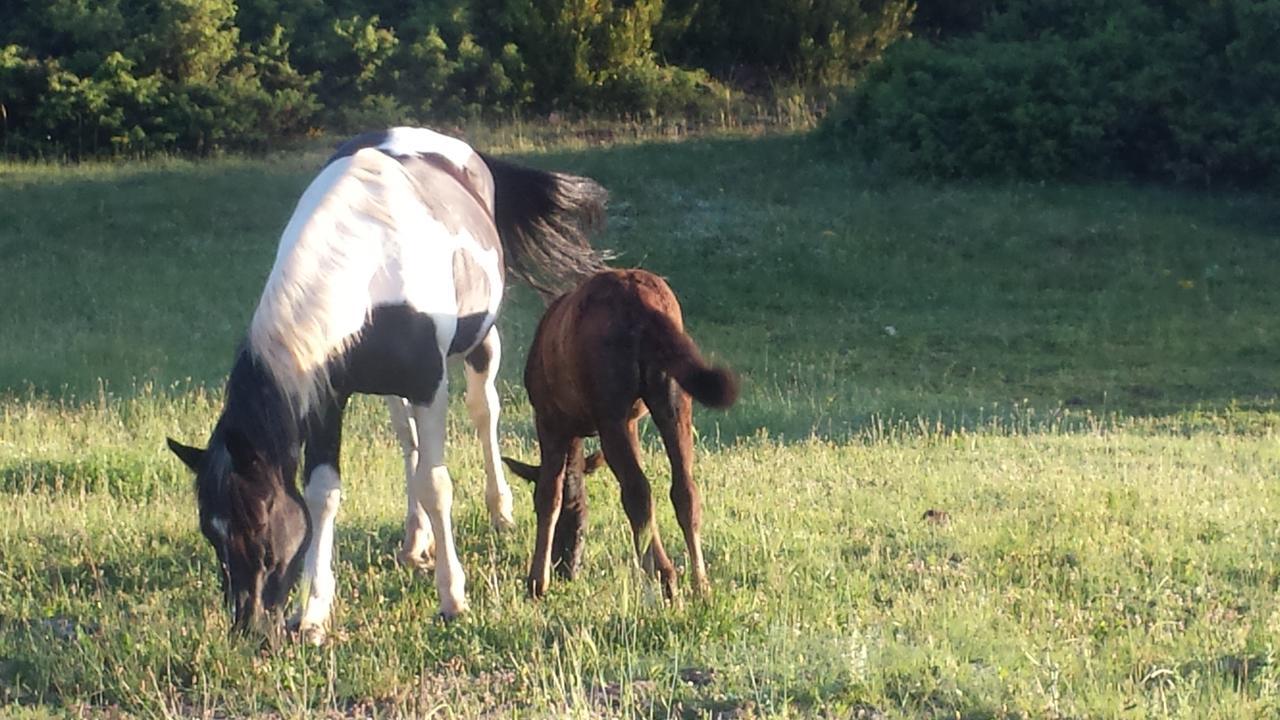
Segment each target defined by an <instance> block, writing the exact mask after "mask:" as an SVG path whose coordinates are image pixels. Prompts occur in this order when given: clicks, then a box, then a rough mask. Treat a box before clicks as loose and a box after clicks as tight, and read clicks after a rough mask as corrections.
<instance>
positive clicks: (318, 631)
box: [298, 625, 329, 647]
mask: <svg viewBox="0 0 1280 720" xmlns="http://www.w3.org/2000/svg"><path fill="white" fill-rule="evenodd" d="M328 639H329V631H328V630H325V628H324V626H323V625H307V626H305V627H300V628H298V641H299V642H301V643H304V644H306V645H310V646H311V647H320V646H322V645H324V643H325V641H326V640H328Z"/></svg>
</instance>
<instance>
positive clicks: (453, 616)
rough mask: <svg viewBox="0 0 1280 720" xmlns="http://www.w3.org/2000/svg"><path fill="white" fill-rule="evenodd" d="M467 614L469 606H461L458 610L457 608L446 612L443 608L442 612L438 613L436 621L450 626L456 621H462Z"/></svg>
mask: <svg viewBox="0 0 1280 720" xmlns="http://www.w3.org/2000/svg"><path fill="white" fill-rule="evenodd" d="M466 614H467V606H466V605H461V606H459V607H457V608H455V609H452V610H446V609H444V608H441V609H440V611H439V612H437V613H436V619H437V620H439V621H440V622H442V623H444V624H446V625H448V624H450V623H452V622H453V621H455V620H459V619H461V618H462V616H464V615H466Z"/></svg>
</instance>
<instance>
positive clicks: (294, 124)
mask: <svg viewBox="0 0 1280 720" xmlns="http://www.w3.org/2000/svg"><path fill="white" fill-rule="evenodd" d="M668 2H670V3H671V5H672V7H671V8H668V7H667V5H668ZM909 8H910V2H909V0H859V1H858V2H837V1H836V0H821V1H819V2H814V0H767V1H766V2H763V3H749V4H744V5H743V7H742V8H737V7H733V6H731V5H730V4H729V3H727V2H725V3H723V4H721V3H719V2H716V0H707V1H706V2H694V1H693V0H572V1H570V2H566V1H565V0H409V1H408V2H405V1H403V0H397V1H393V0H333V1H332V2H320V1H319V0H238V1H237V0H46V1H43V2H37V3H31V2H26V1H25V0H0V17H2V18H4V23H3V25H0V117H3V120H4V124H3V133H4V147H5V149H6V151H7V152H10V153H20V154H35V153H46V154H52V155H55V156H73V157H78V156H82V155H90V154H103V153H138V152H147V151H151V150H164V151H174V150H177V151H196V152H202V151H208V150H211V149H214V148H220V147H257V146H262V145H265V144H266V143H268V142H270V141H272V140H274V139H277V138H281V137H287V136H290V135H297V134H300V133H303V132H306V131H308V130H310V129H312V128H320V129H324V130H330V131H339V132H345V131H350V130H354V129H357V128H364V127H368V126H370V125H381V124H386V123H393V122H406V121H422V122H431V121H450V120H456V119H459V118H463V117H476V116H484V115H488V114H501V115H504V116H505V115H509V114H511V113H533V112H537V113H544V112H550V111H559V112H569V113H606V114H609V115H632V116H636V115H641V116H644V115H681V116H707V115H710V114H711V113H712V112H714V111H715V110H716V109H717V107H719V106H718V102H719V100H720V99H721V98H724V97H725V95H726V89H725V87H724V86H723V85H722V84H721V83H720V81H718V80H717V79H716V78H715V76H714V72H709V71H708V69H710V70H712V71H720V70H725V71H726V73H725V74H724V75H722V76H721V77H724V76H726V75H731V74H732V73H731V72H730V71H731V70H732V66H733V65H734V63H747V64H752V65H756V66H759V67H760V68H763V70H762V71H763V72H765V73H768V74H769V76H770V79H771V81H774V82H777V83H780V84H789V83H794V82H804V83H810V82H816V83H828V84H829V83H839V82H843V81H845V80H847V79H848V77H849V76H850V73H851V72H852V71H853V70H854V69H856V68H857V67H859V66H861V65H862V64H864V63H865V62H867V61H868V59H869V58H871V57H874V56H875V55H876V54H878V53H879V52H880V51H881V50H882V49H883V48H884V47H885V46H886V45H887V44H888V43H889V42H890V41H891V40H892V39H893V38H895V37H897V36H898V35H899V34H900V33H901V32H902V31H903V29H904V28H905V27H906V22H907V20H909V14H910V13H909ZM703 68H707V69H703Z"/></svg>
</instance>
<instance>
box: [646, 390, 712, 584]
mask: <svg viewBox="0 0 1280 720" xmlns="http://www.w3.org/2000/svg"><path fill="white" fill-rule="evenodd" d="M644 402H645V405H646V406H648V408H649V414H650V416H651V417H652V418H653V424H654V425H657V426H658V432H660V433H661V434H662V444H663V445H665V446H666V449H667V459H668V460H670V461H671V504H672V505H674V506H675V509H676V519H677V520H678V521H679V522H680V529H681V530H682V531H683V532H684V543H685V546H686V547H687V548H688V550H689V572H690V573H691V574H692V575H693V587H694V589H695V590H697V591H698V592H706V591H707V590H708V589H710V585H709V583H708V581H707V568H706V564H705V563H704V562H703V559H702V539H701V528H702V498H701V496H700V495H699V493H698V486H697V484H696V483H695V482H694V481H693V404H692V402H691V401H690V399H689V395H688V393H686V392H684V391H683V390H681V389H680V388H679V387H678V386H677V385H676V384H675V383H674V382H672V381H671V379H670V378H668V377H666V376H665V375H661V376H658V377H653V378H651V379H650V381H649V382H648V383H647V386H646V389H645V393H644Z"/></svg>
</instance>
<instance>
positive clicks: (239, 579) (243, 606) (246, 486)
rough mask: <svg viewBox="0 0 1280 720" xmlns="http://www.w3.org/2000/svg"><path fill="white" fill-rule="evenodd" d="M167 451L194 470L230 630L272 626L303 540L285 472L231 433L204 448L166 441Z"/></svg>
mask: <svg viewBox="0 0 1280 720" xmlns="http://www.w3.org/2000/svg"><path fill="white" fill-rule="evenodd" d="M169 449H170V450H172V451H173V452H174V454H175V455H177V456H178V458H179V459H180V460H182V462H183V463H185V464H186V466H187V467H189V468H191V469H192V470H193V471H194V472H195V473H196V499H197V502H198V504H199V506H200V531H201V532H202V533H203V534H204V536H205V538H206V539H208V541H209V543H210V544H211V545H213V549H214V552H216V553H217V555H218V564H219V565H220V566H221V575H222V589H223V593H224V595H225V597H226V601H227V604H228V605H229V606H230V607H231V610H232V613H233V616H234V619H233V624H232V629H233V630H236V631H240V632H245V631H249V630H265V631H270V630H273V629H275V628H276V627H277V626H278V625H279V623H280V618H281V616H282V614H283V610H284V604H285V601H286V600H287V599H288V596H289V590H290V589H292V587H293V585H294V584H295V583H296V582H297V580H298V573H299V571H300V570H301V568H302V559H303V554H304V551H305V549H306V547H307V543H308V542H309V540H310V536H311V522H310V519H309V517H308V515H307V509H306V505H304V504H303V502H302V498H301V497H299V496H298V493H297V490H296V489H295V488H294V485H293V477H292V475H293V474H292V472H291V469H292V468H283V467H281V466H280V464H279V463H278V462H277V463H273V462H271V461H270V460H269V459H268V458H266V457H264V455H263V454H262V453H261V452H259V451H258V450H257V449H256V448H255V447H254V446H253V444H252V443H251V442H250V440H249V438H248V437H246V436H245V435H244V434H243V433H241V432H239V431H236V430H226V431H215V433H214V436H213V438H212V439H211V440H210V442H209V447H208V449H205V450H201V449H200V448H194V447H189V446H186V445H182V444H181V443H178V442H176V441H174V440H173V439H169Z"/></svg>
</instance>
